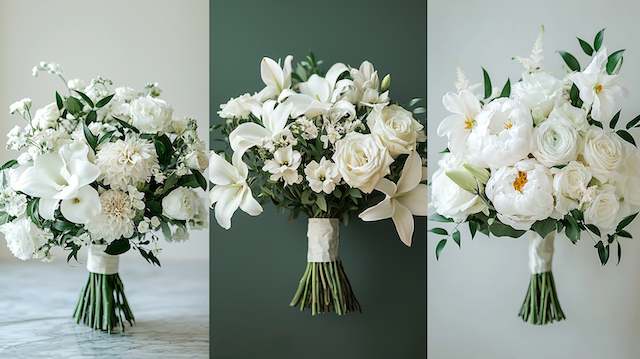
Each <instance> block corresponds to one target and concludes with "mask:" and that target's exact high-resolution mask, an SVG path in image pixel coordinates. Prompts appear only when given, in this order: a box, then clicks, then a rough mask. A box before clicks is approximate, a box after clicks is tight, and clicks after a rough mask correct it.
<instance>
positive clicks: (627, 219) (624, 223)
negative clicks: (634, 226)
mask: <svg viewBox="0 0 640 359" xmlns="http://www.w3.org/2000/svg"><path fill="white" fill-rule="evenodd" d="M637 216H638V212H636V213H634V214H632V215H629V216H626V217H624V218H623V219H622V220H621V221H620V222H619V223H618V225H617V226H616V232H620V231H622V230H623V229H624V228H625V227H626V226H628V225H629V224H631V222H633V220H634V219H636V217H637Z"/></svg>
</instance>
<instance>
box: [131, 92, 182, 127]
mask: <svg viewBox="0 0 640 359" xmlns="http://www.w3.org/2000/svg"><path fill="white" fill-rule="evenodd" d="M129 111H130V113H129V116H130V117H131V124H132V125H133V126H135V127H136V128H137V129H139V130H140V132H142V133H157V132H163V131H166V130H167V129H168V128H169V127H170V125H171V118H172V116H173V109H172V108H171V107H170V106H169V105H168V104H167V103H166V102H165V101H163V100H160V99H158V98H154V97H151V96H145V97H139V98H137V99H135V100H133V101H132V102H131V104H130V105H129Z"/></svg>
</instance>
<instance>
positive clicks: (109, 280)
mask: <svg viewBox="0 0 640 359" xmlns="http://www.w3.org/2000/svg"><path fill="white" fill-rule="evenodd" d="M123 317H124V320H123ZM73 318H74V319H75V322H76V323H78V324H84V325H86V326H88V327H90V328H92V329H94V330H102V331H106V332H109V333H111V332H114V331H116V330H118V329H119V328H121V329H122V331H124V329H125V325H124V321H125V320H126V321H127V322H129V325H133V322H134V321H135V319H134V317H133V312H132V311H131V308H130V307H129V303H128V302H127V297H126V296H125V294H124V285H123V284H122V281H121V280H120V275H118V273H116V274H98V273H89V279H88V280H87V284H86V285H85V286H84V288H83V289H82V291H81V292H80V296H79V298H78V302H77V303H76V307H75V310H74V313H73Z"/></svg>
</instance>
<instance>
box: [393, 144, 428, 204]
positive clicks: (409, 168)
mask: <svg viewBox="0 0 640 359" xmlns="http://www.w3.org/2000/svg"><path fill="white" fill-rule="evenodd" d="M420 178H422V161H421V160H420V155H419V154H418V152H417V151H413V152H411V154H409V157H407V160H406V161H405V163H404V167H402V174H401V175H400V179H399V180H398V190H397V193H398V194H400V193H405V192H409V191H411V190H412V189H414V188H415V187H416V186H417V185H418V183H420Z"/></svg>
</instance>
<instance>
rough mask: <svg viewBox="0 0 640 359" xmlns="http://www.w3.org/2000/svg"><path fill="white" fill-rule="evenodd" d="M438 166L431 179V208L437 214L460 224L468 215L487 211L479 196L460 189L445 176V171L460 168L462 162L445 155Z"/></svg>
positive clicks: (450, 155) (448, 154)
mask: <svg viewBox="0 0 640 359" xmlns="http://www.w3.org/2000/svg"><path fill="white" fill-rule="evenodd" d="M438 166H439V167H438V170H437V171H436V172H435V173H434V174H433V178H432V179H431V206H432V207H433V208H434V209H435V211H436V212H437V213H439V214H441V215H443V216H445V217H449V218H452V219H453V220H454V221H456V222H458V223H460V222H463V221H464V220H465V219H466V218H467V217H468V216H469V215H471V214H474V213H478V212H482V211H484V210H486V209H487V206H486V204H485V203H484V202H483V201H482V199H481V198H480V196H478V195H476V194H473V193H471V192H469V191H466V190H464V189H462V188H461V187H460V186H458V185H457V184H456V183H455V182H453V181H452V180H451V178H449V176H447V171H450V170H457V169H460V168H462V161H460V160H459V159H457V158H456V157H455V156H454V155H453V154H451V153H447V154H445V155H444V156H443V157H442V159H441V160H440V161H439V162H438Z"/></svg>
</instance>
